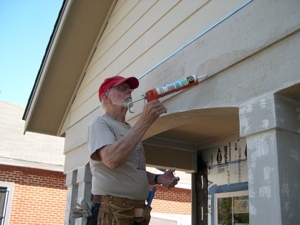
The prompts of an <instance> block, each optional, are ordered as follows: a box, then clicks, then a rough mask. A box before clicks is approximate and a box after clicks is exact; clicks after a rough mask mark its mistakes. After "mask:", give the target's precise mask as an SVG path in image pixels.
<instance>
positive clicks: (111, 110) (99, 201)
mask: <svg viewBox="0 0 300 225" xmlns="http://www.w3.org/2000/svg"><path fill="white" fill-rule="evenodd" d="M138 86H139V81H138V79H136V78H135V77H129V78H124V77H121V76H114V77H110V78H107V79H105V80H104V82H103V83H102V84H101V85H100V88H99V99H100V101H101V102H102V104H103V107H104V109H105V114H104V115H102V116H99V117H97V118H95V119H94V120H92V121H91V123H90V126H89V140H88V144H89V150H90V158H91V160H90V167H91V172H92V175H93V178H92V201H93V203H94V204H93V208H92V214H93V215H92V216H90V217H89V218H88V222H87V224H98V225H110V224H118V225H119V224H120V225H133V224H134V225H136V224H143V225H144V224H148V223H149V220H150V208H149V207H146V206H145V200H146V199H147V196H148V193H149V185H155V184H161V185H163V186H164V187H167V188H172V187H174V186H175V185H176V184H177V182H178V181H179V178H178V177H175V176H174V174H173V172H174V171H172V170H168V171H166V172H165V173H164V174H152V173H149V172H146V163H145V153H144V149H143V146H142V143H141V139H142V137H143V136H144V134H145V133H146V131H147V130H148V129H149V127H150V126H151V125H152V123H153V122H154V121H155V120H156V119H157V118H158V117H159V116H160V115H161V114H163V113H166V112H167V109H166V108H165V107H164V106H163V104H162V103H160V101H159V100H153V101H151V102H149V103H147V104H146V105H145V106H144V108H143V112H142V114H141V116H140V117H139V119H138V120H137V122H136V123H135V125H134V126H132V127H131V126H130V125H129V124H127V123H126V121H125V116H126V113H127V110H128V103H130V102H131V101H132V98H131V93H132V91H133V90H134V89H136V88H137V87H138Z"/></svg>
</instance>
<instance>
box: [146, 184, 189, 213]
mask: <svg viewBox="0 0 300 225" xmlns="http://www.w3.org/2000/svg"><path fill="white" fill-rule="evenodd" d="M191 198H192V197H191V190H188V189H182V188H172V189H166V188H165V187H162V186H157V188H156V193H155V197H154V199H153V202H152V205H151V206H152V212H157V213H167V214H185V215H191V207H192V206H191V202H192V199H191Z"/></svg>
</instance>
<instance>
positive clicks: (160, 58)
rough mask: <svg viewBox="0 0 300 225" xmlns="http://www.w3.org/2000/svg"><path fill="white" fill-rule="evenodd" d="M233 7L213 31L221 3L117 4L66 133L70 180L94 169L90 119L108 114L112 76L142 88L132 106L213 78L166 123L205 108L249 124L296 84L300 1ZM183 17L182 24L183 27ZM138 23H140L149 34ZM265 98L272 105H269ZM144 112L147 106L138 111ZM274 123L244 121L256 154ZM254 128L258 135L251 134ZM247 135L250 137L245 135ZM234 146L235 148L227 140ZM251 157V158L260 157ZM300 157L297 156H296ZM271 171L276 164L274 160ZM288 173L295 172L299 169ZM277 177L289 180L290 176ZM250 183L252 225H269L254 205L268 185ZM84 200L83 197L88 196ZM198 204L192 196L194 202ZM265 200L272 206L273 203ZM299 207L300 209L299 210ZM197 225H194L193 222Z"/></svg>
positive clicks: (174, 104)
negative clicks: (192, 78) (107, 85)
mask: <svg viewBox="0 0 300 225" xmlns="http://www.w3.org/2000/svg"><path fill="white" fill-rule="evenodd" d="M235 3H236V5H235V6H232V7H231V8H230V10H228V11H226V10H225V11H226V13H224V14H222V13H221V12H219V11H216V12H215V14H216V15H221V16H220V18H219V17H216V18H217V19H215V20H214V22H212V23H211V25H207V24H205V25H206V26H205V25H203V24H202V23H201V22H203V23H205V21H206V19H207V18H211V17H212V18H214V16H215V14H214V13H208V12H212V10H211V9H215V8H217V7H218V6H220V5H218V3H217V1H205V2H204V1H189V2H188V3H187V1H125V0H124V1H118V3H117V6H116V8H115V10H114V12H113V14H112V16H111V18H110V20H109V23H108V25H107V28H106V29H105V32H104V34H103V36H102V38H101V40H100V41H99V43H98V46H97V49H96V51H95V53H94V56H93V58H92V60H91V62H90V63H89V66H88V69H87V71H86V74H85V77H84V79H83V81H82V83H81V86H80V88H79V90H78V93H77V97H76V98H75V100H74V103H73V105H72V107H71V111H70V114H69V120H68V121H67V122H68V123H69V125H68V127H69V128H68V130H67V132H66V145H65V154H66V164H65V172H67V173H71V172H72V171H73V170H76V169H77V168H79V167H82V166H85V165H86V164H87V163H88V160H89V157H88V154H86V153H87V127H88V123H89V121H90V120H91V119H92V118H94V117H95V116H97V115H99V114H101V113H102V112H103V111H102V109H101V108H100V107H99V100H98V95H97V90H98V87H99V84H100V83H101V82H102V80H103V79H104V78H106V77H108V76H112V75H115V74H122V75H124V76H136V77H138V78H139V80H140V84H141V85H140V88H139V89H138V90H136V91H135V92H134V94H133V95H134V96H133V97H134V98H139V96H141V95H142V94H144V92H145V91H146V90H150V89H152V88H153V87H156V86H160V85H163V84H166V83H171V82H173V81H174V80H177V79H179V78H181V77H183V76H185V75H191V74H197V75H201V74H209V75H210V76H211V77H210V78H209V79H208V80H206V81H205V82H203V83H202V84H200V85H199V88H195V89H192V90H190V91H186V92H184V93H181V94H180V95H176V97H173V98H169V97H167V98H165V99H164V100H163V102H164V104H165V106H166V107H167V108H168V115H172V114H175V113H177V112H189V111H191V110H202V109H207V108H211V109H213V108H218V107H224V108H225V109H226V108H229V107H234V108H236V109H237V110H238V111H239V116H240V118H243V116H244V115H246V114H247V112H248V111H247V110H250V109H251V106H252V104H251V101H252V100H253V99H254V101H255V100H257V102H256V104H258V105H259V104H261V105H260V106H261V107H263V106H264V105H265V101H266V99H268V97H269V96H268V95H273V94H275V93H276V92H278V91H280V90H282V89H284V88H288V87H290V86H292V85H294V84H298V83H299V82H300V76H299V66H298V65H300V57H299V52H300V45H299V43H300V34H299V29H300V14H299V10H298V8H299V1H298V0H289V1H275V0H267V1H255V0H254V1H249V2H248V1H236V2H235ZM246 3H248V4H246ZM214 4H215V5H214ZM244 4H246V5H244ZM243 5H244V7H243V8H240V9H239V10H238V11H236V12H235V13H234V14H231V13H232V11H234V9H238V8H239V7H240V6H243ZM223 6H224V3H223V5H222V7H223ZM210 7H212V8H210ZM193 10H194V11H193ZM202 10H203V11H202ZM206 10H207V11H206ZM176 12H177V13H176ZM185 13H186V14H185ZM198 13H199V14H198ZM205 13H207V14H205ZM204 15H206V16H204ZM180 16H183V17H184V18H181V20H177V19H178V17H180ZM227 16H228V17H227ZM225 18H226V19H225ZM223 19H224V20H223ZM220 20H222V22H220ZM139 21H142V24H143V26H142V25H140V24H139ZM217 22H220V23H217ZM216 23H217V24H216ZM199 24H200V25H199ZM214 24H215V26H212V25H214ZM198 25H199V26H198ZM202 25H203V27H202ZM199 27H200V28H199ZM198 28H199V30H197V29H198ZM208 28H210V29H208ZM206 29H208V30H206ZM195 30H196V31H195ZM192 31H195V33H194V32H192ZM183 34H184V35H183ZM185 34H187V35H185ZM188 34H190V36H189V35H188ZM199 34H201V35H199ZM197 35H199V36H197ZM181 37H182V39H181ZM194 38H196V39H194ZM190 41H191V42H190ZM186 43H188V45H185V44H186ZM266 95H267V96H268V97H266V98H265V96H266ZM200 96H201V97H200ZM186 99H188V101H187V100H186ZM259 99H262V101H259ZM137 105H138V104H137ZM141 105H142V103H141V104H140V105H138V106H141ZM248 107H250V108H248ZM141 110H142V107H140V108H139V107H137V110H136V111H135V113H133V114H130V115H129V116H128V121H129V122H130V123H134V122H135V121H136V120H137V118H138V116H139V114H140V113H141ZM274 110H275V109H274ZM272 115H273V114H272V113H271V114H268V115H267V118H265V120H262V119H261V118H260V117H259V116H257V117H254V118H252V120H251V123H250V124H249V123H247V122H249V120H239V126H240V127H239V128H240V131H237V132H240V134H238V136H241V137H243V138H246V142H247V143H248V144H250V146H251V149H252V151H251V152H252V153H253V152H255V150H256V147H257V146H256V145H255V143H256V142H259V140H260V135H261V136H264V135H265V134H264V133H265V132H267V133H268V132H269V129H276V125H275V127H272V126H270V127H269V126H268V125H269V123H268V122H271V121H272V119H273V116H272ZM183 116H184V114H183ZM247 116H249V115H247ZM285 116H286V117H287V114H286V115H285ZM249 117H250V116H249ZM240 118H237V119H240ZM178 120H180V118H178ZM274 124H276V123H274ZM253 128H255V129H257V130H251V129H253ZM261 128H264V129H262V130H261ZM247 129H250V130H251V132H249V133H247V131H248V130H247ZM245 131H246V132H245ZM252 131H253V132H252ZM260 132H262V133H260ZM297 132H298V133H299V130H298V131H296V133H297ZM276 135H278V132H277V131H275V130H273V131H272V134H271V136H272V138H275V139H272V143H274V142H275V140H276ZM297 135H298V134H297ZM298 136H299V135H298ZM221 138H223V137H220V139H221ZM281 138H283V139H284V137H281ZM229 141H232V140H231V139H227V142H229ZM270 142H271V141H270ZM217 143H218V140H212V141H211V140H210V147H215V146H218V144H217ZM295 143H298V142H297V141H295ZM265 144H266V145H268V144H270V143H269V142H266V143H265ZM295 145H297V144H295ZM206 147H207V143H199V144H198V145H197V149H196V150H197V151H202V150H204V149H206ZM268 147H270V146H269V145H268ZM275 150H276V151H275V153H274V154H275V155H276V154H277V153H278V151H280V148H277V146H275ZM251 152H250V153H249V154H250V156H252V157H255V155H251ZM296 154H297V155H298V154H299V153H298V151H297V153H296ZM261 163H262V162H261ZM269 163H270V164H272V165H273V164H276V163H278V162H277V161H276V157H275V158H273V160H270V161H269ZM253 166H254V165H253V164H250V165H249V164H248V165H247V167H248V170H249V169H252V170H253ZM296 167H297V166H295V168H296ZM257 168H261V167H260V166H258V167H257ZM272 168H273V167H272ZM274 169H275V170H276V171H277V170H279V169H283V170H284V169H287V168H284V167H282V166H281V167H279V166H278V165H276V166H274ZM287 170H288V171H294V167H293V168H292V169H290V168H289V169H287ZM255 171H256V170H255ZM277 172H278V171H277ZM278 174H280V175H281V176H283V175H284V174H285V173H284V172H278ZM248 176H250V175H248ZM248 178H249V177H248ZM250 178H251V179H247V180H248V182H251V183H250V184H251V185H249V187H250V190H249V192H250V194H249V195H250V204H251V207H250V214H251V218H252V219H253V221H256V223H254V224H259V221H263V220H262V218H263V214H264V213H267V214H268V215H269V214H270V216H271V212H269V211H267V209H266V208H264V209H262V211H259V212H257V211H256V210H255V209H256V207H255V206H256V204H258V205H259V204H261V203H262V201H263V200H266V199H263V200H259V193H258V194H256V195H253V193H252V191H257V190H260V187H259V181H262V180H264V179H265V178H264V177H263V176H262V175H261V176H258V177H257V179H258V181H256V180H255V182H254V181H253V177H251V176H250ZM272 178H273V179H272V182H273V184H272V186H271V187H270V188H271V189H270V190H272V191H274V193H275V194H274V195H272V197H273V198H275V200H276V201H275V202H276V203H277V204H279V206H277V207H276V212H278V215H279V216H278V217H276V219H277V220H276V221H277V222H276V223H274V224H284V222H283V220H282V218H281V213H282V214H283V215H285V214H286V212H285V211H284V210H283V209H282V206H283V205H280V196H281V195H282V196H281V197H285V196H284V195H283V194H282V193H281V194H280V193H279V192H280V190H279V189H278V187H277V186H278V185H279V179H276V176H275V175H274V177H272ZM281 179H283V178H281ZM288 182H291V180H289V181H288ZM297 193H299V192H297ZM79 195H81V196H83V195H84V193H79ZM263 197H268V196H263ZM195 198H196V196H193V201H194V199H195ZM285 198H286V197H285ZM267 200H268V202H269V203H270V204H271V202H272V201H271V200H270V199H267ZM293 204H295V207H296V208H299V205H297V203H293ZM258 208H260V207H258ZM251 210H253V211H251ZM281 210H282V211H281ZM197 213H199V212H198V211H195V209H194V211H193V215H194V214H197ZM295 218H296V217H294V219H295ZM193 224H196V222H195V219H193Z"/></svg>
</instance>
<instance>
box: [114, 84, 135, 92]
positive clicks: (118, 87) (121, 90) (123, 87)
mask: <svg viewBox="0 0 300 225" xmlns="http://www.w3.org/2000/svg"><path fill="white" fill-rule="evenodd" d="M113 88H115V89H116V90H117V91H119V92H124V91H126V90H127V89H131V88H130V86H129V85H128V84H127V83H123V84H120V85H118V86H115V87H113Z"/></svg>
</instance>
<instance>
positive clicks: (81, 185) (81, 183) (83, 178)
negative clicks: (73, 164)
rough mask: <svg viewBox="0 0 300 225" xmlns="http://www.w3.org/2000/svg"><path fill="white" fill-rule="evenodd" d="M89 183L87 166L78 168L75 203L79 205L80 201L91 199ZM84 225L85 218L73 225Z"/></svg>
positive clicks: (79, 219)
mask: <svg viewBox="0 0 300 225" xmlns="http://www.w3.org/2000/svg"><path fill="white" fill-rule="evenodd" d="M91 181H92V175H91V172H90V167H89V165H86V166H84V167H80V168H79V169H78V170H77V180H76V183H77V184H78V194H77V203H81V201H82V200H84V201H90V197H91ZM84 224H86V218H77V219H76V221H75V225H84Z"/></svg>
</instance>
